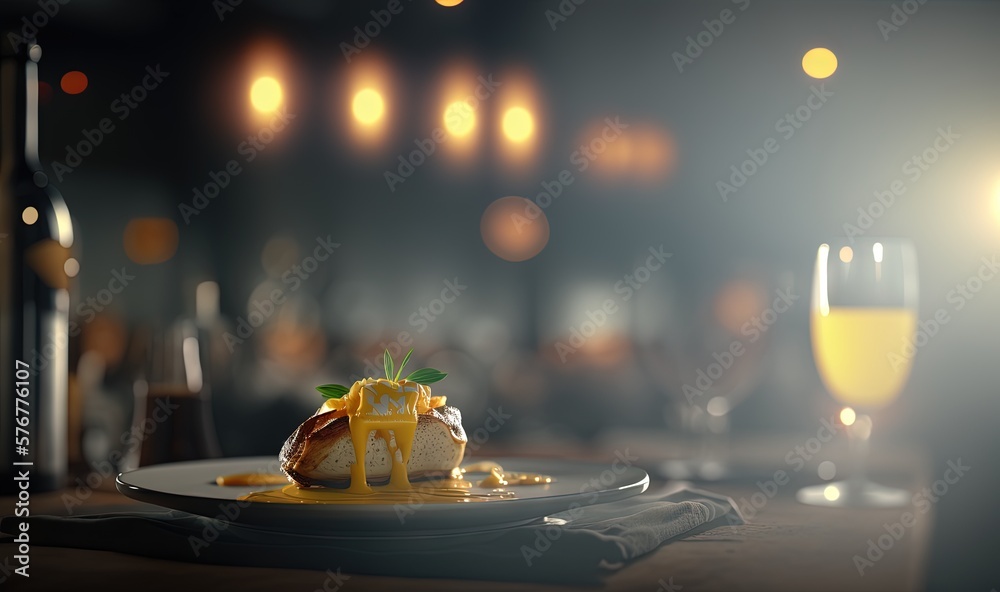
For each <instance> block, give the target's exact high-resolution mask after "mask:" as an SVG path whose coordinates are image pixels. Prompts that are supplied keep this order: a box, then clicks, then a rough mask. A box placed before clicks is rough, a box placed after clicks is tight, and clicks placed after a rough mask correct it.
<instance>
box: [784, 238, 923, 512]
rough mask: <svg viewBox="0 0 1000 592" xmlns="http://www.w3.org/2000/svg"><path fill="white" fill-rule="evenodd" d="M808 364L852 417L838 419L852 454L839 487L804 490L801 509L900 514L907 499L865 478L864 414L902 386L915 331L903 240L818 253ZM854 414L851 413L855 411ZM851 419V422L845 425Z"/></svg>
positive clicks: (910, 261) (854, 243) (911, 261)
mask: <svg viewBox="0 0 1000 592" xmlns="http://www.w3.org/2000/svg"><path fill="white" fill-rule="evenodd" d="M809 315H810V326H811V333H812V349H813V357H814V358H815V360H816V366H817V368H818V369H819V374H820V377H821V379H822V381H823V385H824V386H825V387H826V389H827V391H829V393H830V394H831V395H832V396H833V397H834V398H835V399H837V400H838V401H839V402H841V403H843V404H845V405H848V406H850V407H851V409H852V411H850V412H846V410H845V413H844V414H842V415H841V417H842V419H843V418H845V416H846V418H847V421H845V424H847V425H846V430H847V434H848V439H849V443H850V450H851V467H850V476H849V477H848V478H847V480H845V481H840V482H835V483H829V484H826V485H816V486H811V487H806V488H804V489H802V490H800V491H799V492H798V499H799V501H800V502H802V503H806V504H811V505H820V506H834V507H844V506H860V507H899V506H905V505H906V504H907V503H909V498H910V494H909V492H907V491H905V490H901V489H895V488H890V487H885V486H882V485H879V484H877V483H874V482H872V481H869V480H868V479H867V478H866V477H865V467H864V465H865V462H866V460H867V456H868V443H869V438H870V436H871V428H872V422H871V417H870V415H868V414H869V413H871V412H873V411H876V410H878V409H882V408H884V407H885V406H887V405H889V404H890V403H892V401H894V400H895V399H896V398H897V397H898V396H899V393H900V391H902V390H903V386H904V385H905V384H906V381H907V379H908V378H909V375H910V368H911V366H912V356H911V355H908V354H912V352H908V351H907V350H908V348H906V347H905V345H906V344H908V343H910V342H911V341H912V339H913V337H914V333H915V331H916V326H917V257H916V253H915V251H914V248H913V245H912V244H911V243H910V242H909V241H907V240H904V239H865V240H848V239H840V240H837V241H831V242H829V243H824V244H822V245H820V246H819V249H818V251H817V253H816V269H815V273H814V274H813V287H812V299H811V302H810V309H809ZM854 410H857V411H854ZM852 418H853V421H851V419H852Z"/></svg>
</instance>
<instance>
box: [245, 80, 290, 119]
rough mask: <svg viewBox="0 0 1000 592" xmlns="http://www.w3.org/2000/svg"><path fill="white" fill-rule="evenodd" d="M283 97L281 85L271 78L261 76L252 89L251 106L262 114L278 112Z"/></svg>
mask: <svg viewBox="0 0 1000 592" xmlns="http://www.w3.org/2000/svg"><path fill="white" fill-rule="evenodd" d="M283 97H284V93H283V91H282V90H281V83H280V82H278V81H277V80H275V79H274V78H271V77H270V76H261V77H260V78H258V79H257V80H255V81H254V83H253V86H251V87H250V104H251V105H253V108H254V109H256V110H258V111H260V112H261V113H270V112H272V111H275V110H277V109H278V107H280V106H281V101H282V98H283Z"/></svg>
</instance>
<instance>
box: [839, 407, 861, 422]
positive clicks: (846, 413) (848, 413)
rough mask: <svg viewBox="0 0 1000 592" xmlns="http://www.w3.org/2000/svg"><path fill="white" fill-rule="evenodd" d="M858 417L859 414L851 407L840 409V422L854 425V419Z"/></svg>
mask: <svg viewBox="0 0 1000 592" xmlns="http://www.w3.org/2000/svg"><path fill="white" fill-rule="evenodd" d="M857 418H858V414H857V413H855V412H854V409H852V408H851V407H844V408H843V409H841V410H840V423H842V424H844V425H845V426H852V425H854V421H855V420H856V419H857Z"/></svg>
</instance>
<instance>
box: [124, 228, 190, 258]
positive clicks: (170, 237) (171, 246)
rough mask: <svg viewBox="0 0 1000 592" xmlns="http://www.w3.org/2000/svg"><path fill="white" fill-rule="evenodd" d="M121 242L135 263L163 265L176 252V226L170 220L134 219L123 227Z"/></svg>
mask: <svg viewBox="0 0 1000 592" xmlns="http://www.w3.org/2000/svg"><path fill="white" fill-rule="evenodd" d="M122 242H123V243H124V245H125V254H126V255H128V258H129V259H131V260H132V261H134V262H135V263H138V264H140V265H152V264H154V263H163V262H164V261H167V260H168V259H170V258H171V257H173V256H174V253H176V252H177V242H178V231H177V224H176V223H175V222H174V221H173V220H171V219H170V218H136V219H134V220H131V221H129V223H128V224H127V225H125V233H124V235H123V236H122Z"/></svg>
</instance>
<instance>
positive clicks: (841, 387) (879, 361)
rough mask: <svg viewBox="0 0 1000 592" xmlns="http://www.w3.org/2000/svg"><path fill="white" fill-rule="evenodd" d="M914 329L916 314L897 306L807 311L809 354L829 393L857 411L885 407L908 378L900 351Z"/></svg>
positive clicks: (907, 362) (906, 361)
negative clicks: (891, 359)
mask: <svg viewBox="0 0 1000 592" xmlns="http://www.w3.org/2000/svg"><path fill="white" fill-rule="evenodd" d="M916 326H917V315H916V312H914V311H912V310H907V309H902V308H860V307H858V308H855V307H840V308H838V307H833V308H830V312H829V314H826V315H823V314H821V313H820V311H819V310H813V311H812V344H813V356H815V358H816V365H817V366H818V367H819V374H820V377H822V379H823V384H824V385H825V386H826V388H827V390H829V391H830V394H832V395H833V396H834V398H836V399H837V400H838V401H841V402H842V403H845V404H847V405H852V406H857V407H861V408H868V409H873V408H879V407H883V406H885V405H887V404H888V403H890V402H891V401H892V400H893V399H895V398H896V397H897V396H898V395H899V392H900V391H901V390H903V386H904V385H905V384H906V381H907V379H908V378H909V376H910V367H911V362H912V360H911V359H910V358H908V357H906V356H904V355H902V348H903V343H904V340H909V339H911V338H912V337H913V334H914V332H915V331H916ZM890 353H891V354H894V363H891V362H890V360H889V354H890Z"/></svg>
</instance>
